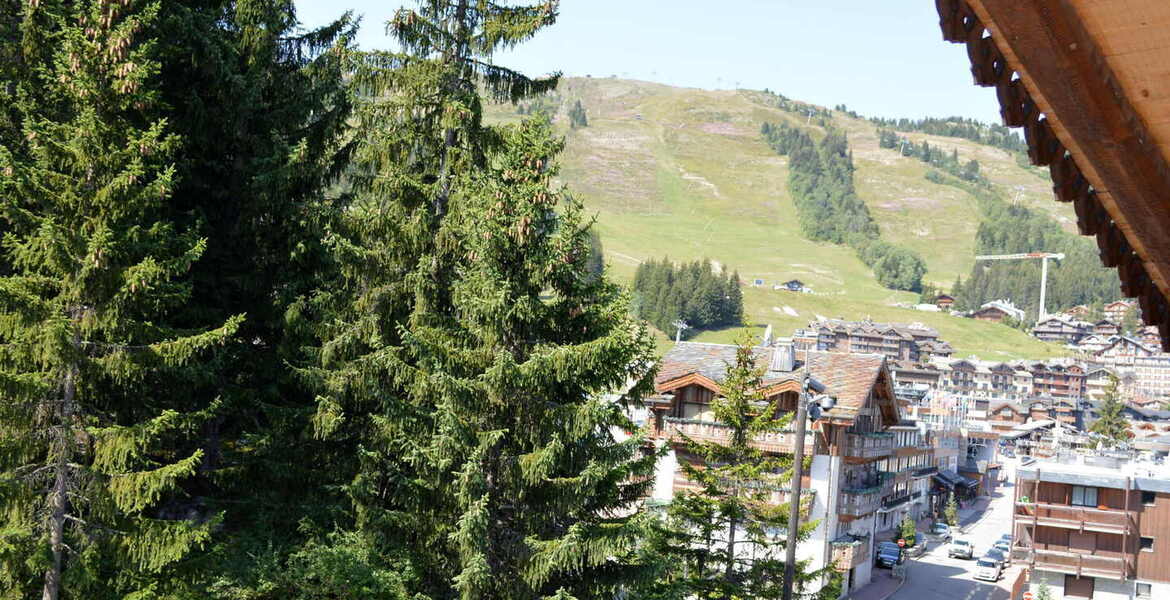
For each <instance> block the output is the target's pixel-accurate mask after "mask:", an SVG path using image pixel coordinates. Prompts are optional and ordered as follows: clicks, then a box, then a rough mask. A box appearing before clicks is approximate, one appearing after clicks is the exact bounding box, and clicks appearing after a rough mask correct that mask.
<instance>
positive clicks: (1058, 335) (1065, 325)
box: [1032, 317, 1093, 344]
mask: <svg viewBox="0 0 1170 600" xmlns="http://www.w3.org/2000/svg"><path fill="white" fill-rule="evenodd" d="M1092 329H1093V326H1092V325H1090V324H1089V323H1086V322H1084V321H1072V320H1069V319H1065V318H1062V317H1048V318H1046V319H1044V320H1043V321H1040V322H1039V323H1036V326H1035V327H1033V328H1032V335H1033V336H1034V337H1036V338H1037V339H1040V340H1044V341H1045V342H1060V343H1062V344H1075V343H1077V342H1078V341H1080V339H1081V338H1083V337H1085V336H1086V335H1088V334H1089V333H1090V331H1092Z"/></svg>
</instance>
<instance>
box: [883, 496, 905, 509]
mask: <svg viewBox="0 0 1170 600" xmlns="http://www.w3.org/2000/svg"><path fill="white" fill-rule="evenodd" d="M909 501H910V494H902V495H901V496H895V497H893V498H886V499H885V500H882V508H885V509H887V510H888V509H891V508H898V507H899V506H901V505H903V504H906V503H907V502H909Z"/></svg>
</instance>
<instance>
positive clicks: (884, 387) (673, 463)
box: [647, 342, 931, 590]
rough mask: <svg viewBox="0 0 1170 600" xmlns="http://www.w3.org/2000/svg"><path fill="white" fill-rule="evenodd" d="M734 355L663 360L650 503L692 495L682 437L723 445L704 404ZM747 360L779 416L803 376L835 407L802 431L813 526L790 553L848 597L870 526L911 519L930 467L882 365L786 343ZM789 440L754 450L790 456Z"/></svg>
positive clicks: (866, 564)
mask: <svg viewBox="0 0 1170 600" xmlns="http://www.w3.org/2000/svg"><path fill="white" fill-rule="evenodd" d="M735 352H736V347H735V346H731V345H724V344H701V343H690V342H683V343H679V344H675V345H674V347H673V348H671V350H670V351H668V352H667V353H666V355H665V356H663V358H662V360H661V363H660V365H659V371H658V376H657V377H656V379H655V382H654V384H655V390H656V394H655V395H654V396H652V397H651V398H649V399H648V401H647V405H648V407H649V413H650V414H649V415H648V416H647V428H648V430H649V432H650V438H651V439H652V440H653V441H654V443H656V444H658V445H660V446H664V447H665V448H666V456H665V458H664V459H663V460H662V461H661V462H660V463H659V467H658V471H657V473H656V476H655V485H654V492H653V496H654V498H655V499H657V500H660V501H669V500H670V499H671V498H673V497H674V495H675V493H677V492H679V491H681V490H685V489H688V488H689V487H690V484H689V482H688V481H687V479H686V477H685V475H684V474H683V471H682V470H681V469H680V468H679V464H680V463H681V462H682V461H696V460H698V458H697V457H695V456H691V455H689V454H688V452H687V450H686V444H685V438H690V439H694V440H701V441H722V440H726V439H727V435H728V429H727V428H726V427H725V426H724V425H722V424H720V423H718V422H716V421H715V420H714V418H713V416H712V414H711V410H710V405H711V401H712V400H713V399H714V398H716V397H718V395H719V394H720V393H721V388H720V385H721V384H722V382H723V379H724V377H725V375H726V372H727V366H728V364H731V363H733V362H734V361H735ZM754 353H755V357H756V360H757V363H758V364H759V365H760V367H761V368H763V369H766V370H765V373H764V377H763V381H762V389H763V391H764V393H765V395H766V396H767V397H768V398H769V400H771V401H773V402H775V403H776V405H777V406H778V407H779V408H780V410H783V411H793V410H795V408H796V402H797V399H798V397H799V393H800V387H801V381H802V379H803V377H804V374H805V373H806V372H807V373H809V374H811V375H812V376H813V377H815V378H816V379H818V380H819V381H820V382H822V383H823V384H824V385H825V386H826V388H827V389H826V393H828V394H829V395H832V396H834V397H835V398H836V399H837V404H836V406H835V407H834V408H833V409H832V410H829V411H826V412H825V413H824V415H823V416H822V418H821V419H820V420H818V421H816V422H814V423H812V424H811V425H810V428H809V432H808V434H807V437H806V439H805V446H804V447H805V451H806V453H807V454H808V455H810V456H811V458H812V460H811V467H810V468H809V470H808V471H806V472H805V473H804V479H805V481H806V484H807V485H806V489H807V490H809V493H810V494H811V497H812V498H811V510H810V514H809V518H810V519H813V520H816V521H818V522H819V524H818V526H817V528H816V530H815V531H814V532H813V534H812V535H811V536H810V538H809V539H808V540H807V541H805V542H803V543H801V544H800V546H799V547H798V548H797V556H798V558H799V559H801V560H808V561H810V562H809V568H810V569H819V568H821V567H824V566H826V565H832V566H833V567H835V568H836V569H837V570H839V571H840V572H841V573H842V574H843V575H844V581H845V585H846V588H847V589H849V590H852V589H856V588H858V587H861V586H863V585H865V584H866V583H868V582H869V581H870V578H871V569H872V565H873V545H874V539H875V535H876V533H877V531H879V529H878V523H879V522H889V521H890V519H892V518H895V517H891V516H890V515H899V514H904V513H905V512H907V511H909V510H911V509H912V508H913V507H912V506H911V504H912V503H915V502H916V501H918V500H919V498H920V496H921V494H920V492H921V491H922V488H921V484H919V483H918V482H920V481H922V480H924V479H929V478H930V476H931V472H930V471H929V469H928V467H930V466H931V465H929V464H926V463H925V462H923V460H922V459H921V458H919V456H920V455H921V454H923V453H924V450H923V449H922V448H921V446H922V444H921V441H920V439H919V438H917V437H914V435H915V434H917V433H918V430H917V428H916V427H910V428H909V429H907V427H908V426H907V425H904V424H902V419H901V414H900V410H899V407H898V402H897V401H896V399H895V397H894V391H893V386H892V384H891V378H890V373H889V370H888V368H887V367H886V359H885V357H884V356H882V355H880V354H843V353H837V352H823V351H810V352H808V353H807V355H806V353H805V352H796V351H794V349H793V347H792V346H791V345H788V344H784V343H779V344H776V345H772V346H761V347H757V348H756V349H755V350H754ZM805 361H807V362H805ZM911 429H912V430H913V432H911ZM684 436H685V437H684ZM794 438H795V435H794V433H792V432H782V433H775V434H769V435H767V436H763V437H761V438H760V439H757V440H754V443H755V444H757V445H758V447H759V448H761V449H762V450H764V451H766V452H771V453H776V454H788V453H791V452H793V447H794V441H795V439H794ZM899 443H905V444H910V445H911V446H910V447H911V448H912V450H910V451H903V450H899V449H898V448H899V446H898V444H899ZM924 468H925V469H926V470H922V471H919V469H924ZM916 493H919V495H918V496H916ZM786 496H787V494H785V493H783V492H777V494H776V496H775V497H776V501H777V502H784V501H786ZM883 517H884V518H885V520H884V521H883V520H882V519H883Z"/></svg>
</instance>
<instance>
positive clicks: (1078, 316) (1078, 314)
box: [1056, 304, 1092, 321]
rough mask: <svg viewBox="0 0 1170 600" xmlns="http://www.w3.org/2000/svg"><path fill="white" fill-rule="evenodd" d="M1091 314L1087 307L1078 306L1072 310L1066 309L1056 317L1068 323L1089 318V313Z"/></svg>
mask: <svg viewBox="0 0 1170 600" xmlns="http://www.w3.org/2000/svg"><path fill="white" fill-rule="evenodd" d="M1090 312H1092V311H1091V310H1090V309H1089V307H1088V306H1085V305H1084V304H1078V305H1076V306H1074V307H1072V308H1066V309H1064V310H1063V311H1061V312H1060V313H1058V314H1057V315H1056V316H1059V317H1063V318H1065V319H1067V320H1069V321H1083V320H1085V319H1087V318H1089V313H1090Z"/></svg>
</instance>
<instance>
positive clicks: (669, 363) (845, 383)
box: [654, 342, 894, 416]
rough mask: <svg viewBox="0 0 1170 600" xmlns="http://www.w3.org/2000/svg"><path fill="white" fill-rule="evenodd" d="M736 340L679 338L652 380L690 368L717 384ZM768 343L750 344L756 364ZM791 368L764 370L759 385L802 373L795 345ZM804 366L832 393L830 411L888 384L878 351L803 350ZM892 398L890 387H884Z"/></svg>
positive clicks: (672, 377) (767, 358) (844, 409)
mask: <svg viewBox="0 0 1170 600" xmlns="http://www.w3.org/2000/svg"><path fill="white" fill-rule="evenodd" d="M735 351H736V346H734V345H731V344H706V343H699V342H680V343H678V344H675V345H674V347H672V348H671V349H670V350H669V351H668V352H667V353H666V355H664V356H663V357H662V360H661V361H660V362H659V367H658V375H657V376H656V377H655V378H654V385H655V387H656V388H658V389H659V391H662V390H663V389H667V388H668V387H669V386H668V384H669V383H670V382H672V381H676V380H678V379H680V378H683V377H687V376H689V375H692V374H698V375H701V376H703V377H705V378H707V379H709V380H711V381H712V382H714V383H715V384H716V385H719V384H721V383H722V382H723V380H724V378H725V377H726V376H727V371H728V368H729V367H730V365H732V364H734V363H735ZM772 352H773V349H772V348H764V347H760V346H757V347H755V348H752V355H753V358H754V360H755V363H756V366H757V367H760V368H768V367H769V365H770V363H771V359H772ZM796 355H797V358H798V360H797V365H796V369H795V370H793V371H773V370H771V369H769V370H767V371H765V372H764V375H763V381H762V385H763V387H771V386H774V385H777V384H782V383H784V382H788V381H792V382H798V381H800V380H801V378H802V376H803V369H804V366H805V365H804V359H805V357H806V353H805V352H804V351H798V352H797V353H796ZM807 360H808V367H809V368H808V370H809V372H810V373H811V374H812V376H813V377H815V378H816V379H817V380H818V381H820V382H821V383H823V384H824V385H825V388H826V393H828V394H829V395H831V396H834V397H835V398H837V405H836V407H834V408H833V410H832V411H829V415H830V416H851V414H852V413H856V411H857V410H859V409H861V408H862V407H864V406H865V402H866V399H867V398H868V397H869V394H870V392H871V391H872V390H873V389H874V386H876V385H884V386H890V378H889V375H888V371H887V370H886V359H885V357H884V356H882V355H881V354H846V353H842V352H818V351H811V352H808V353H807ZM887 391H888V392H889V394H888V397H889V398H891V399H892V398H893V397H894V394H893V388H892V387H890V388H888V390H887Z"/></svg>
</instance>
